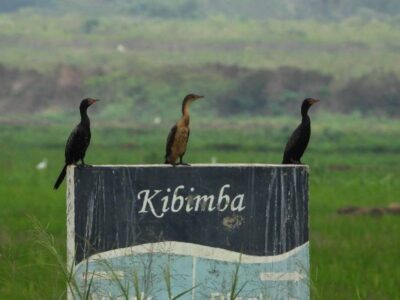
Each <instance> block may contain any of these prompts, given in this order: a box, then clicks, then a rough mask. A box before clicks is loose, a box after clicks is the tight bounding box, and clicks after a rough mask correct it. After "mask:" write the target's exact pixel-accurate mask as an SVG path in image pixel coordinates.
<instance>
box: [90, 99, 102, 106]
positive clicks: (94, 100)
mask: <svg viewBox="0 0 400 300" xmlns="http://www.w3.org/2000/svg"><path fill="white" fill-rule="evenodd" d="M97 101H100V100H99V99H89V101H88V102H89V105H92V104H93V103H96V102H97Z"/></svg>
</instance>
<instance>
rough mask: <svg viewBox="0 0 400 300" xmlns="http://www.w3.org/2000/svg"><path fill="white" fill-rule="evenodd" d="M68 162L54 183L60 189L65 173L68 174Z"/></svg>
mask: <svg viewBox="0 0 400 300" xmlns="http://www.w3.org/2000/svg"><path fill="white" fill-rule="evenodd" d="M67 166H68V165H67V164H65V166H64V168H63V169H62V170H61V173H60V175H58V178H57V181H56V183H55V184H54V189H55V190H56V189H58V187H59V186H60V185H61V183H62V182H63V180H64V178H65V175H66V174H67Z"/></svg>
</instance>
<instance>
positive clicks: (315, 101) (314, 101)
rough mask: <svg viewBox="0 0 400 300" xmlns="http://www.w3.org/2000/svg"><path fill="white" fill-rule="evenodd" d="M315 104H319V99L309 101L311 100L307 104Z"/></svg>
mask: <svg viewBox="0 0 400 300" xmlns="http://www.w3.org/2000/svg"><path fill="white" fill-rule="evenodd" d="M317 102H319V99H311V100H310V101H309V103H310V104H311V105H313V104H315V103H317Z"/></svg>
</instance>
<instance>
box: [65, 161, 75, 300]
mask: <svg viewBox="0 0 400 300" xmlns="http://www.w3.org/2000/svg"><path fill="white" fill-rule="evenodd" d="M74 170H75V168H74V167H70V166H68V167H67V182H66V183H67V270H68V272H69V271H71V272H74V270H73V269H72V270H71V268H73V265H74V263H75V262H74V259H75V182H74ZM67 299H68V300H72V299H73V295H72V291H71V290H70V289H69V288H68V287H67Z"/></svg>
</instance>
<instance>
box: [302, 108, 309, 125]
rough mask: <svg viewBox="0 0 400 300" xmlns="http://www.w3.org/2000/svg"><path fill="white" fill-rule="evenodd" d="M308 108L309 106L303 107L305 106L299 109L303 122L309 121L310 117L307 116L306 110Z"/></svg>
mask: <svg viewBox="0 0 400 300" xmlns="http://www.w3.org/2000/svg"><path fill="white" fill-rule="evenodd" d="M309 108H310V107H309V106H305V105H303V106H302V107H301V117H302V120H303V121H308V120H310V117H309V116H308V109H309Z"/></svg>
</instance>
